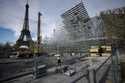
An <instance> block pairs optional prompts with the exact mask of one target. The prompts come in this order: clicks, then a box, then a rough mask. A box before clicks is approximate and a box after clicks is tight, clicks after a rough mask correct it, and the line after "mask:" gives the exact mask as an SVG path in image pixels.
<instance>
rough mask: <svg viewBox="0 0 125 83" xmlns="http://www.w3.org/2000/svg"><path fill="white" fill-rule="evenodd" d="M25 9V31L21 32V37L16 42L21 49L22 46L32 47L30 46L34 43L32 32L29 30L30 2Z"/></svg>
mask: <svg viewBox="0 0 125 83" xmlns="http://www.w3.org/2000/svg"><path fill="white" fill-rule="evenodd" d="M25 8H26V11H25V17H24V24H23V29H22V31H21V35H20V36H19V39H18V40H17V41H16V46H17V47H20V46H22V45H24V46H28V47H30V45H31V44H32V43H33V40H32V38H31V34H30V30H29V4H28V2H27V4H26V6H25Z"/></svg>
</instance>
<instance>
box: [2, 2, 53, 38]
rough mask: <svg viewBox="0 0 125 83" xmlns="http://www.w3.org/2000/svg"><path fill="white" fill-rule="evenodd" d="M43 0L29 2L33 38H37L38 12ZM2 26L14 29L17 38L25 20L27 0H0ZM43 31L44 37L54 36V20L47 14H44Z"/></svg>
mask: <svg viewBox="0 0 125 83" xmlns="http://www.w3.org/2000/svg"><path fill="white" fill-rule="evenodd" d="M40 2H41V0H32V1H30V2H29V4H30V7H29V19H30V20H29V22H30V31H31V32H32V34H33V35H32V37H33V39H35V40H36V32H37V19H38V16H37V15H38V12H39V11H41V4H40ZM0 3H1V4H0V11H1V15H0V18H1V19H0V26H2V27H4V28H7V29H11V30H12V31H14V35H15V37H16V39H17V38H18V37H19V35H20V31H21V30H22V28H23V20H24V14H25V0H0ZM41 20H42V24H41V29H42V30H41V31H42V34H43V38H44V37H45V36H52V31H53V30H52V29H53V28H55V26H54V24H55V22H54V20H52V19H51V18H49V17H47V16H44V15H43V16H42V19H41Z"/></svg>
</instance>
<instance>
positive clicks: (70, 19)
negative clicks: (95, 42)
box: [61, 2, 91, 39]
mask: <svg viewBox="0 0 125 83" xmlns="http://www.w3.org/2000/svg"><path fill="white" fill-rule="evenodd" d="M61 17H62V18H63V23H64V28H65V29H66V30H67V31H68V33H69V36H70V38H72V39H79V38H84V39H85V38H88V37H89V36H90V34H91V30H90V29H91V27H90V26H88V25H89V23H90V21H89V20H90V18H89V15H88V13H87V10H86V9H85V7H84V4H83V2H81V3H79V4H77V5H76V6H74V7H73V8H71V9H69V10H67V11H66V12H65V13H63V14H62V15H61Z"/></svg>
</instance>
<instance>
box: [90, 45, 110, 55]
mask: <svg viewBox="0 0 125 83" xmlns="http://www.w3.org/2000/svg"><path fill="white" fill-rule="evenodd" d="M89 53H90V56H93V57H94V56H110V55H111V46H106V45H103V46H91V47H90V49H89Z"/></svg>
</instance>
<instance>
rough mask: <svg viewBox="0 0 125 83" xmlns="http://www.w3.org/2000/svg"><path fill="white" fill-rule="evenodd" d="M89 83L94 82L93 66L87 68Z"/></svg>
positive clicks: (94, 72)
mask: <svg viewBox="0 0 125 83" xmlns="http://www.w3.org/2000/svg"><path fill="white" fill-rule="evenodd" d="M88 71H89V73H88V74H89V83H96V71H95V69H93V68H89V70H88Z"/></svg>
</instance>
